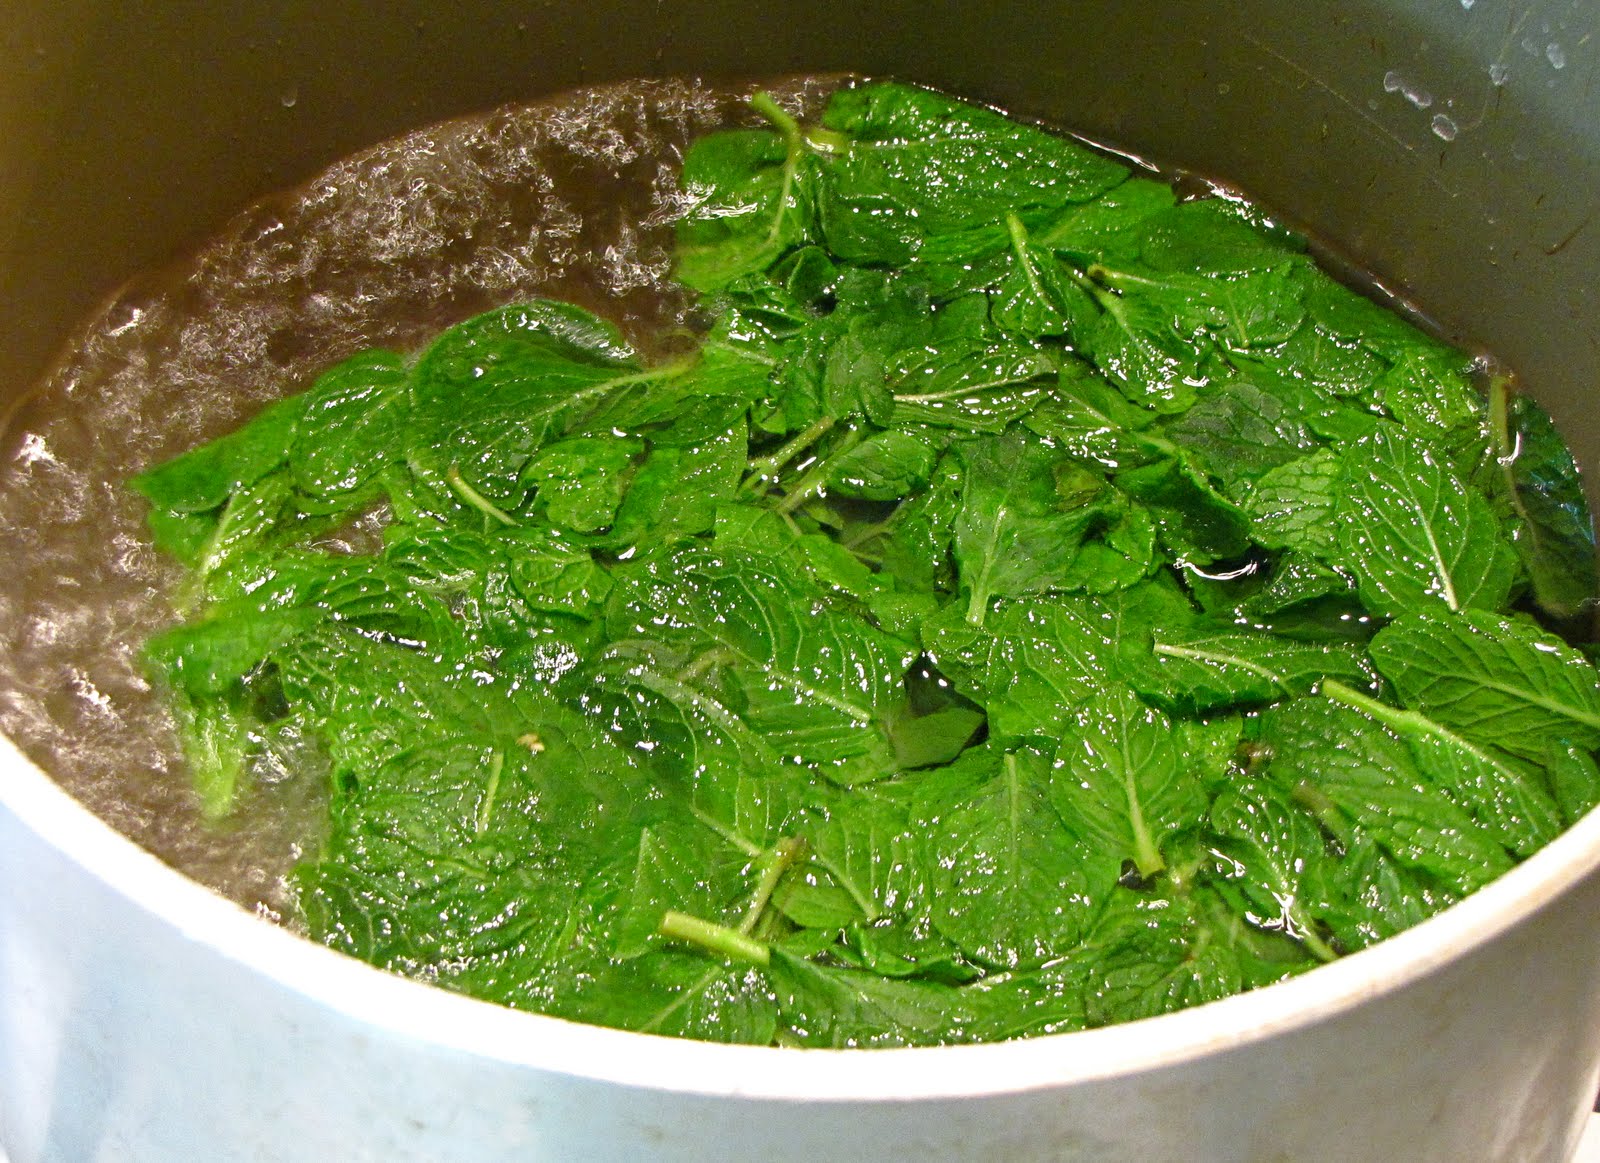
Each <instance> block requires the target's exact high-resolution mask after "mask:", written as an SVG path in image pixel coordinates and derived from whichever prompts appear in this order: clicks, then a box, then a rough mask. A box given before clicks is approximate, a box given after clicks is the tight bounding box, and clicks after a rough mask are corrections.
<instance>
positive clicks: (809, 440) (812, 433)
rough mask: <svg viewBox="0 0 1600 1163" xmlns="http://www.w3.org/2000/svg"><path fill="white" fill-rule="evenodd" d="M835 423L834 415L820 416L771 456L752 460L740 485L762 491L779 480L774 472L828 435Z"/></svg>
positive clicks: (743, 487) (742, 487)
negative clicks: (753, 486)
mask: <svg viewBox="0 0 1600 1163" xmlns="http://www.w3.org/2000/svg"><path fill="white" fill-rule="evenodd" d="M835 423H836V420H835V418H834V417H832V416H820V417H818V418H817V419H815V420H813V421H812V422H811V423H810V424H808V425H806V427H804V428H802V429H801V430H800V431H799V432H798V433H796V434H795V436H794V437H793V438H791V439H790V440H789V441H788V443H786V444H785V445H784V446H783V447H782V448H780V449H778V451H776V452H774V453H773V454H772V455H771V456H764V457H762V458H761V459H760V460H753V461H751V462H750V466H749V468H748V469H747V470H746V474H745V478H744V483H743V484H741V485H740V486H739V487H740V488H741V489H747V488H750V487H751V486H752V485H755V486H757V487H758V489H759V490H760V491H765V488H766V486H767V485H769V484H771V483H773V482H774V481H776V480H777V477H776V475H774V474H776V473H778V472H779V471H781V470H782V468H783V466H784V465H786V464H788V463H789V462H790V461H791V460H793V459H794V458H795V457H797V456H799V455H800V454H801V453H802V452H804V451H805V450H806V449H808V448H810V447H811V446H812V445H813V444H815V443H816V442H817V441H819V440H821V439H822V438H823V437H824V436H826V435H827V434H828V430H829V429H831V428H832V427H833V426H834V424H835Z"/></svg>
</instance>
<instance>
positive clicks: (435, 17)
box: [0, 0, 1600, 1163]
mask: <svg viewBox="0 0 1600 1163" xmlns="http://www.w3.org/2000/svg"><path fill="white" fill-rule="evenodd" d="M1597 24H1600V8H1597V7H1596V6H1595V5H1593V4H1591V3H1587V2H1585V0H1547V2H1541V0H1533V2H1531V3H1511V2H1509V0H1393V2H1391V3H1388V4H1383V5H1376V4H1349V3H1345V4H1334V3H1321V2H1318V3H1310V2H1307V3H1302V4H1296V5H1281V4H1275V3H1272V2H1271V0H1243V2H1233V3H1227V2H1224V0H1195V2H1194V3H1189V4H1183V5H1179V4H1164V3H1157V4H1147V5H1138V6H1130V5H1126V4H1118V3H1117V2H1116V0H1060V2H1058V3H1056V4H1019V5H1011V6H991V7H976V6H971V5H957V4H944V3H934V4H931V5H930V4H911V3H906V2H899V0H891V2H885V3H873V4H861V5H857V6H853V8H852V9H851V10H850V11H849V12H845V11H843V10H841V9H837V8H832V7H829V6H824V5H813V4H806V3H801V4H789V5H783V6H781V7H780V6H776V5H767V4H743V5H740V4H727V3H721V2H718V0H689V2H686V3H681V4H673V5H658V4H649V3H638V4H632V3H616V4H609V5H565V6H554V5H537V6H527V5H523V6H509V5H508V6H503V7H499V6H496V5H493V4H488V3H482V4H475V3H470V2H468V3H464V4H461V5H456V6H454V7H453V8H452V9H451V11H449V12H448V13H447V12H445V10H443V9H441V8H438V7H437V6H434V5H427V4H423V3H402V4H396V5H390V6H387V8H386V9H385V10H383V11H381V12H380V11H378V10H376V9H371V8H368V7H366V6H361V5H355V4H333V5H327V4H324V5H318V6H316V7H315V8H313V7H312V6H310V5H302V4H299V3H294V2H289V0H281V2H276V3H264V4H259V5H254V6H250V7H249V8H247V9H244V10H235V9H233V8H232V7H231V6H213V7H209V8H207V7H202V8H199V9H187V8H186V9H184V10H183V11H181V12H180V11H178V10H177V9H175V8H174V9H167V8H163V7H159V6H144V5H122V6H109V7H108V6H105V5H96V4H91V3H88V2H86V0H73V2H61V3H56V4H49V5H45V4H37V5H36V4H23V3H18V4H15V5H12V11H11V12H10V13H8V15H7V19H6V28H5V29H4V30H3V31H0V44H4V46H5V48H6V53H5V59H6V60H7V61H8V62H9V65H8V67H7V68H6V69H5V70H3V71H0V252H3V253H4V255H5V261H4V263H3V264H0V318H3V320H4V322H5V329H4V330H5V336H6V338H5V341H4V342H3V343H0V388H3V389H4V390H5V391H6V393H7V399H14V398H16V396H17V395H18V394H19V393H20V392H21V391H22V390H23V389H24V388H25V387H26V386H27V385H28V383H29V382H30V381H31V380H32V379H33V378H34V377H35V376H36V375H37V374H38V373H39V372H40V371H41V370H42V368H43V367H44V365H45V363H46V361H47V359H48V357H49V355H50V352H51V351H52V350H53V349H54V348H55V347H56V345H57V344H59V343H60V342H61V340H62V338H63V336H64V335H65V334H66V333H67V332H68V330H69V328H70V326H71V324H72V323H73V321H74V320H75V319H77V318H78V317H80V316H81V315H83V314H84V313H85V312H87V311H88V310H89V309H90V308H91V307H92V306H93V304H94V303H95V302H96V301H97V300H98V299H99V298H101V297H102V296H103V295H105V294H106V293H107V292H108V291H110V290H111V289H112V288H114V287H115V286H116V285H117V284H118V283H120V282H121V281H122V280H123V279H125V278H126V277H128V276H129V275H130V274H131V273H132V272H134V271H135V270H138V269H139V268H141V267H143V266H145V265H148V264H150V263H152V262H155V261H157V260H159V259H161V258H163V257H164V256H166V255H168V254H170V253H171V252H172V251H173V250H174V249H175V248H176V247H178V246H179V245H181V244H182V243H183V242H185V241H186V240H190V239H193V238H196V237H201V236H204V235H205V234H206V233H207V232H208V230H209V229H210V228H212V227H214V226H215V225H216V224H218V223H219V222H220V221H221V220H222V218H223V216H224V215H225V214H226V213H227V212H228V211H229V210H231V209H232V208H234V207H236V206H237V205H240V204H242V203H243V202H245V201H246V200H248V199H249V198H251V197H253V196H255V195H258V194H261V193H263V192H266V191H268V190H270V189H273V188H275V187H279V186H282V185H285V184H288V183H289V182H292V181H294V180H296V179H298V178H301V177H304V176H306V175H308V174H309V173H312V172H314V171H315V170H316V169H317V168H319V167H320V166H322V165H324V164H326V163H327V162H328V161H330V160H332V159H333V158H335V157H338V156H340V155H341V154H343V153H346V152H349V151H350V150H352V149H354V148H357V147H359V146H362V145H364V144H368V143H370V142H372V141H375V140H378V139H380V138H382V137H385V136H388V135H391V134H393V133H395V132H398V131H400V130H402V129H405V128H409V127H413V126H415V125H419V124H423V123H426V122H429V121H433V120H437V119H439V118H442V117H446V116H450V115H453V114H457V113H462V112H468V111H471V110H475V109H480V108H484V107H488V106H491V105H494V104H497V103H500V102H504V101H510V100H516V99H528V98H532V97H536V96H539V95H541V94H545V93H550V92H555V91H559V90H560V89H563V88H566V87H570V86H572V85H575V84H581V83H592V82H598V81H605V80H613V79H618V78H624V77H629V76H652V75H689V74H704V75H710V76H722V77H731V76H740V75H773V74H778V73H783V72H792V71H807V72H824V71H851V72H857V73H862V74H867V75H876V76H894V77H899V78H903V79H910V80H919V81H923V82H926V83H929V84H932V85H935V86H938V87H941V88H945V89H947V90H950V91H952V92H955V93H958V94H960V95H963V96H967V97H971V98H976V99H982V100H988V101H992V102H994V103H996V104H998V105H1001V106H1003V107H1006V108H1009V109H1011V110H1012V111H1014V112H1017V113H1020V114H1024V115H1030V116H1038V117H1043V118H1046V119H1048V120H1051V121H1054V122H1057V123H1059V124H1062V125H1067V126H1072V127H1075V128H1077V129H1079V130H1081V131H1083V132H1085V133H1086V134H1088V135H1089V136H1091V137H1095V138H1100V139H1103V140H1108V141H1114V142H1117V143H1118V144H1120V145H1122V146H1125V147H1127V148H1129V149H1132V150H1134V151H1136V152H1139V153H1141V154H1145V155H1148V156H1151V157H1154V158H1158V159H1161V160H1163V161H1166V162H1169V163H1173V164H1177V165H1180V166H1184V167H1188V168H1191V169H1195V170H1198V171H1200V172H1202V173H1213V174H1218V175H1222V176H1226V177H1227V178H1228V179H1229V180H1230V181H1233V182H1235V183H1237V184H1239V185H1240V186H1242V187H1243V188H1245V189H1247V190H1249V191H1251V192H1252V193H1253V194H1254V195H1255V196H1256V197H1258V198H1259V199H1261V200H1262V201H1263V202H1265V203H1266V204H1267V205H1268V206H1270V207H1273V208H1275V209H1278V210H1281V211H1284V212H1285V213H1287V214H1288V215H1290V216H1291V217H1292V218H1293V219H1294V220H1296V221H1298V222H1299V223H1302V224H1304V225H1306V226H1308V227H1309V228H1311V229H1312V230H1314V231H1315V232H1317V233H1318V234H1320V235H1322V236H1324V237H1326V238H1328V239H1330V240H1332V241H1333V242H1334V243H1335V244H1336V245H1337V246H1339V247H1341V248H1342V249H1344V250H1345V251H1346V252H1347V253H1348V254H1349V255H1350V257H1351V258H1352V259H1353V260H1355V261H1356V262H1357V263H1358V264H1359V265H1361V266H1364V267H1366V268H1368V269H1370V270H1372V271H1374V272H1376V273H1377V274H1378V275H1379V277H1380V278H1381V279H1382V280H1384V281H1385V282H1386V283H1387V284H1388V285H1389V286H1392V287H1394V288H1397V289H1402V290H1404V292H1405V293H1407V294H1408V295H1409V296H1411V297H1413V298H1414V299H1415V300H1416V301H1418V302H1420V303H1422V304H1425V305H1426V306H1427V307H1428V308H1429V309H1430V310H1431V311H1432V312H1433V313H1434V314H1435V315H1436V316H1437V317H1438V318H1439V320H1440V321H1441V323H1442V324H1443V326H1444V328H1445V329H1446V330H1447V331H1448V332H1449V333H1451V334H1452V335H1454V336H1456V337H1458V338H1459V339H1461V340H1463V341H1465V342H1471V343H1482V344H1483V345H1484V346H1486V347H1488V348H1489V349H1490V350H1493V351H1495V352H1497V353H1498V354H1499V355H1501V356H1502V357H1503V358H1504V359H1506V360H1507V361H1508V362H1509V363H1510V364H1511V365H1512V366H1514V367H1516V368H1518V369H1519V370H1520V372H1521V373H1522V376H1523V378H1524V381H1525V382H1526V383H1527V384H1528V385H1529V386H1530V388H1531V390H1532V391H1533V393H1534V394H1535V395H1536V396H1538V397H1539V398H1540V399H1541V401H1542V402H1543V403H1544V404H1545V405H1546V406H1547V408H1548V409H1549V410H1550V411H1551V412H1552V413H1553V414H1554V416H1555V417H1556V419H1557V421H1558V423H1559V424H1560V425H1561V427H1562V428H1563V429H1564V431H1565V432H1566V433H1567V434H1568V437H1569V440H1570V441H1571V442H1572V444H1573V446H1574V448H1575V450H1576V452H1577V454H1578V457H1579V460H1580V462H1581V463H1587V464H1600V423H1597V418H1596V411H1595V409H1594V407H1593V404H1592V391H1593V385H1594V384H1595V382H1596V380H1597V376H1600V333H1597V327H1596V322H1595V320H1596V319H1597V318H1600V315H1597V313H1596V310H1595V297H1596V278H1595V273H1596V272H1597V271H1600V229H1597V228H1596V227H1595V226H1594V223H1593V220H1594V218H1595V215H1596V213H1597V211H1600V193H1597V191H1600V86H1595V85H1594V84H1593V82H1594V80H1595V79H1596V74H1597V66H1600V39H1597V38H1596V37H1594V35H1593V33H1594V32H1595V26H1596V25H1597ZM1597 866H1600V814H1591V815H1590V816H1589V817H1588V818H1586V819H1585V820H1583V821H1582V822H1580V823H1579V825H1578V826H1577V827H1575V828H1574V829H1573V830H1572V831H1571V832H1569V833H1568V834H1567V835H1566V836H1564V837H1562V838H1561V839H1560V840H1558V841H1557V842H1556V843H1554V844H1552V845H1551V846H1550V847H1549V848H1547V849H1545V850H1544V851H1542V852H1540V853H1539V854H1537V855H1536V856H1535V857H1533V858H1532V859H1531V860H1529V861H1528V862H1527V863H1526V864H1524V865H1522V866H1521V867H1519V868H1517V869H1516V870H1514V871H1513V872H1512V873H1510V874H1509V875H1508V876H1506V877H1505V878H1503V879H1502V880H1501V881H1499V882H1497V883H1496V884H1494V885H1492V886H1490V887H1489V888H1488V889H1486V890H1485V891H1483V892H1481V893H1479V894H1478V895H1476V896H1475V897H1473V898H1471V899H1469V900H1468V901H1466V902H1464V903H1462V904H1461V905H1459V906H1457V907H1456V908H1454V909H1452V910H1450V911H1449V912H1447V913H1445V914H1443V915H1441V916H1439V917H1437V918H1435V919H1434V920H1432V921H1429V922H1427V923H1425V924H1423V925H1422V926H1420V927H1418V928H1416V929H1414V930H1412V931H1410V932H1408V933H1405V934H1403V935H1401V936H1400V937H1398V938H1395V939H1393V940H1391V941H1389V942H1387V943H1384V944H1382V945H1380V946H1377V947H1376V948H1373V949H1371V950H1368V951H1366V952H1363V953H1359V954H1356V955H1354V956H1352V957H1349V958H1347V959H1345V960H1343V961H1340V962H1337V963H1335V964H1332V965H1330V966H1326V967H1323V968H1320V969H1318V970H1316V971H1315V972H1312V973H1310V974H1309V975H1306V976H1304V977H1301V978H1298V979H1296V980H1293V981H1290V982H1288V983H1285V984H1283V985H1279V986H1274V987H1271V988H1269V989H1266V990H1262V991H1259V992H1257V993H1254V994H1249V995H1244V996H1241V997H1235V998H1230V999H1228V1000H1225V1001H1222V1002H1218V1003H1214V1004H1211V1005H1208V1006H1204V1007H1202V1008H1199V1009H1196V1010H1191V1011H1187V1012H1183V1013H1179V1014H1175V1015H1170V1016H1167V1017H1162V1018H1157V1019H1152V1020H1149V1021H1144V1022H1138V1023H1134V1024H1131V1025H1127V1026H1122V1027H1114V1028H1110V1029H1105V1030H1097V1031H1091V1032H1088V1033H1080V1034H1067V1035H1059V1036H1053V1037H1045V1038H1039V1039H1035V1040H1032V1041H1026V1042H1020V1043H1011V1044H1002V1045H993V1046H979V1047H962V1048H948V1049H938V1050H905V1051H874V1052H865V1051H863V1052H831V1051H830V1052H825V1051H793V1050H774V1049H766V1048H752V1047H725V1046H713V1045H704V1044H695V1043H683V1042H675V1041H671V1040H666V1039H660V1038H653V1037H649V1036H644V1035H633V1034H625V1033H619V1032H615V1031H610V1030H600V1029H592V1028H587V1027H582V1026H576V1025H572V1024H570V1023H565V1022H561V1021H557V1020H554V1019H549V1018H543V1017H537V1016H532V1015H527V1014H517V1013H511V1012H508V1011H503V1010H499V1009H497V1008H495V1007H491V1006H488V1005H484V1004H481V1003H477V1002H473V1001H470V1000H467V999H464V998H461V997H458V996H455V995H451V994H447V993H444V992H442V991H435V990H431V989H428V988H426V987H424V986H421V985H417V984H414V983H411V982H407V981H403V980H400V979H398V978H394V977H390V976H387V975H385V974H382V973H380V972H378V971H376V970H373V969H370V968H367V967H365V966H363V965H360V964H357V963H355V962H352V961H348V960H346V959H344V958H341V957H339V956H337V955H335V954H333V953H331V952H328V951H327V950H324V949H322V948H319V947H316V946H313V945H311V944H309V943H306V942H303V941H301V940H299V939H297V938H295V937H293V936H292V935H290V934H289V933H287V932H285V931H283V930H281V929H278V928H276V927H274V926H272V925H270V924H267V923H266V922H263V921H261V920H258V919H257V918H255V917H253V916H251V915H249V914H247V913H245V912H243V911H242V910H240V909H238V908H236V907H235V906H233V905H231V904H229V903H228V902H226V901H224V900H222V899H221V898H218V897H216V896H213V895H212V894H211V893H209V892H208V891H207V890H205V889H202V888H200V887H199V886H198V885H195V884H193V883H191V882H189V881H187V880H185V879H183V878H182V877H180V876H179V875H177V874H176V873H174V872H172V871H171V870H170V869H168V868H167V867H166V866H164V865H162V864H161V863H160V862H158V861H157V860H156V859H155V858H153V857H151V856H149V855H147V854H145V853H144V852H142V851H141V850H140V849H138V848H136V847H135V846H133V845H132V844H131V843H129V842H128V841H126V840H124V839H123V838H122V837H120V836H119V835H118V834H116V833H115V832H113V831H112V830H110V829H109V828H108V827H106V826H105V825H103V824H101V823H100V822H99V821H98V820H97V819H95V818H94V817H92V816H91V815H89V813H87V812H86V811H85V810H84V809H83V808H81V807H80V806H79V805H77V804H76V802H74V801H73V800H71V799H70V798H69V797H67V796H66V795H65V793H63V792H61V791H60V790H59V789H58V788H57V787H56V786H55V785H54V784H53V783H52V782H51V781H50V780H49V779H48V778H47V777H46V776H45V775H44V774H43V773H41V772H40V771H38V770H37V769H36V768H35V767H33V766H32V765H31V764H30V763H29V762H28V761H27V760H25V759H24V758H23V757H22V756H21V755H20V754H18V753H17V752H16V751H15V750H14V749H12V748H10V747H9V746H4V745H0V1148H3V1150H4V1152H5V1153H7V1154H9V1157H10V1159H11V1160H12V1161H13V1163H34V1161H36V1160H83V1159H106V1160H111V1159H119V1160H120V1159H138V1160H144V1159H195V1158H198V1159H205V1158H229V1159H232V1158H238V1159H301V1158H332V1159H364V1158H374V1159H377V1158H384V1159H397V1158H416V1159H445V1158H448V1159H500V1158H507V1159H509V1158H550V1159H639V1158H662V1159H677V1158H681V1159H691V1158H692V1159H712V1158H730V1159H732V1158H745V1157H750V1156H752V1155H757V1154H759V1155H760V1156H762V1157H766V1158H797V1159H798V1158H815V1157H819V1156H821V1155H824V1154H844V1153H851V1154H856V1155H861V1156H865V1157H870V1158H885V1159H888V1158H895V1159H917V1158H937V1159H959V1158H1005V1159H1023V1158H1041V1159H1045V1158H1048V1159H1081V1160H1095V1161H1097V1163H1108V1161H1115V1160H1141V1161H1148V1160H1165V1159H1174V1160H1176V1159H1206V1160H1213V1159H1214V1160H1262V1161H1267V1160H1290V1159H1305V1160H1312V1159H1317V1160H1323V1159H1327V1160H1334V1159H1348V1160H1395V1159H1405V1160H1502V1159H1504V1160H1562V1159H1566V1158H1568V1157H1569V1156H1570V1154H1571V1152H1572V1151H1573V1150H1574V1148H1575V1146H1576V1144H1577V1140H1578V1136H1579V1133H1580V1131H1581V1129H1582V1126H1583V1122H1584V1118H1585V1116H1586V1113H1587V1111H1588V1109H1589V1107H1590V1105H1591V1103H1592V1099H1593V1096H1594V1094H1595V1092H1596V1089H1597V1085H1600V924H1597V923H1596V921H1597V919H1600V874H1597V872H1596V869H1597Z"/></svg>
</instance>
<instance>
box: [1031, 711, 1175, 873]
mask: <svg viewBox="0 0 1600 1163" xmlns="http://www.w3.org/2000/svg"><path fill="white" fill-rule="evenodd" d="M1056 761H1057V763H1058V765H1059V767H1058V769H1057V770H1056V771H1055V772H1053V773H1052V775H1051V779H1050V798H1051V801H1052V802H1053V803H1054V804H1055V806H1056V810H1057V811H1058V812H1060V813H1061V818H1062V819H1063V820H1064V821H1066V825H1067V828H1068V830H1069V831H1071V832H1072V833H1074V834H1075V835H1077V836H1079V837H1081V838H1082V840H1083V841H1084V843H1085V844H1087V845H1088V846H1089V847H1091V848H1092V849H1094V850H1096V851H1099V852H1103V853H1106V854H1108V855H1110V856H1112V857H1113V858H1115V859H1117V860H1119V861H1120V860H1131V861H1132V862H1133V863H1134V865H1135V867H1137V868H1138V870H1139V873H1140V874H1141V875H1142V876H1152V875H1154V874H1155V873H1157V872H1160V871H1161V870H1162V869H1163V868H1164V867H1165V866H1166V862H1165V860H1164V859H1163V857H1162V854H1161V848H1162V845H1163V844H1164V843H1165V842H1166V840H1167V838H1168V837H1169V836H1170V835H1171V834H1172V833H1173V832H1175V831H1176V830H1177V829H1178V828H1180V827H1181V826H1182V825H1183V823H1184V822H1185V821H1186V820H1188V819H1190V818H1192V817H1193V815H1194V814H1196V813H1197V812H1198V811H1199V810H1200V806H1201V804H1202V803H1203V802H1204V801H1203V798H1202V797H1203V792H1202V790H1201V787H1200V784H1199V781H1198V780H1197V779H1196V778H1195V774H1194V772H1193V771H1192V770H1191V769H1190V768H1189V766H1188V765H1187V764H1186V763H1185V762H1183V760H1182V757H1180V755H1179V753H1178V749H1177V747H1176V745H1175V743H1174V740H1173V727H1172V722H1171V721H1170V720H1169V719H1168V718H1167V717H1166V716H1165V715H1163V714H1162V713H1161V712H1160V711H1158V710H1156V709H1155V708H1153V707H1148V706H1145V705H1144V704H1143V703H1141V702H1140V701H1139V699H1138V697H1137V696H1136V695H1135V694H1134V693H1133V692H1132V691H1130V690H1127V689H1117V688H1112V689H1110V690H1108V691H1106V692H1105V694H1104V697H1103V698H1102V699H1098V700H1095V701H1094V702H1093V703H1091V704H1088V705H1087V706H1084V707H1080V708H1079V709H1078V710H1077V711H1076V712H1075V713H1073V714H1072V715H1071V716H1070V718H1069V720H1068V723H1067V725H1066V729H1065V730H1064V731H1063V733H1062V740H1061V746H1060V749H1059V750H1058V751H1057V753H1056Z"/></svg>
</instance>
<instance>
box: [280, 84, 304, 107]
mask: <svg viewBox="0 0 1600 1163" xmlns="http://www.w3.org/2000/svg"><path fill="white" fill-rule="evenodd" d="M278 103H279V104H280V105H282V106H283V107H284V108H285V109H293V108H294V107H295V106H296V105H297V104H299V103H300V90H299V89H297V88H295V87H294V86H292V85H291V86H290V87H289V88H287V89H285V90H284V91H283V95H282V96H281V97H279V98H278Z"/></svg>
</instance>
